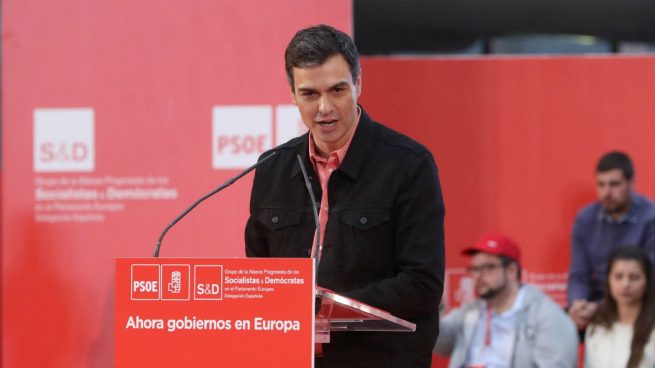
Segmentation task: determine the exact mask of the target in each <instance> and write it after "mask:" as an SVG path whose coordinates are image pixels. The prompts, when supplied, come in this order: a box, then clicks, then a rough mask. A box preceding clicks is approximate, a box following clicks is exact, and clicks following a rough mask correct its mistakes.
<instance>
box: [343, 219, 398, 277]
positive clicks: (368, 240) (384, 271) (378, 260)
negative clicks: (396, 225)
mask: <svg viewBox="0 0 655 368" xmlns="http://www.w3.org/2000/svg"><path fill="white" fill-rule="evenodd" d="M341 231H342V234H343V239H342V241H343V245H344V247H346V249H347V250H346V252H347V253H351V254H352V256H353V258H352V259H353V260H356V264H355V265H354V266H355V267H357V268H361V269H363V270H366V271H368V272H370V273H371V274H374V275H375V276H376V277H382V276H385V275H389V274H392V273H393V272H394V270H393V246H392V244H393V229H392V224H391V214H390V211H389V209H377V208H376V209H352V210H343V211H342V213H341Z"/></svg>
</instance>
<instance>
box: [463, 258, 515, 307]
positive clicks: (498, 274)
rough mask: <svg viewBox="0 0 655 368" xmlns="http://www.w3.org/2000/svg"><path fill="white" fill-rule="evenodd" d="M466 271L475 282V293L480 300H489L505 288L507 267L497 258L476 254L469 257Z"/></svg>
mask: <svg viewBox="0 0 655 368" xmlns="http://www.w3.org/2000/svg"><path fill="white" fill-rule="evenodd" d="M468 271H469V275H471V277H472V278H473V280H474V281H475V291H476V293H477V294H478V296H479V297H480V298H482V299H491V298H493V297H495V296H496V295H498V294H500V293H501V292H502V291H503V290H505V288H506V287H507V282H508V273H507V267H506V266H504V265H503V263H502V260H501V259H500V257H498V256H495V255H492V254H488V253H482V252H480V253H476V254H474V255H473V256H472V257H471V265H470V267H469V268H468Z"/></svg>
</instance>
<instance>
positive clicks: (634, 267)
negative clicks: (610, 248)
mask: <svg viewBox="0 0 655 368" xmlns="http://www.w3.org/2000/svg"><path fill="white" fill-rule="evenodd" d="M608 268H609V272H608V275H607V292H606V293H605V296H604V299H603V301H602V303H601V304H600V306H599V308H598V312H597V313H596V315H595V317H594V318H593V320H592V322H591V324H590V325H589V327H588V329H587V335H586V337H585V367H586V368H603V367H606V368H618V367H627V368H637V367H639V368H646V367H649V368H652V367H655V340H654V339H653V328H654V327H655V291H654V290H655V289H654V284H653V262H652V261H651V260H650V258H649V256H648V254H647V253H646V252H645V251H644V250H642V249H640V248H638V247H634V246H623V247H619V248H617V249H616V250H615V251H614V252H613V253H612V254H611V257H610V261H609V267H608Z"/></svg>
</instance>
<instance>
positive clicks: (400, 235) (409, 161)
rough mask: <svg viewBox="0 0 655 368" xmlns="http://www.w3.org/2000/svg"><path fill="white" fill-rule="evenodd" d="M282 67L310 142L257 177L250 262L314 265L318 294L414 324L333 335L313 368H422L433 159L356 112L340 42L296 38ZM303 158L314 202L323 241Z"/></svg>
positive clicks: (435, 247) (435, 213)
mask: <svg viewBox="0 0 655 368" xmlns="http://www.w3.org/2000/svg"><path fill="white" fill-rule="evenodd" d="M285 66H286V73H287V77H288V81H289V84H290V87H291V98H292V100H293V103H294V104H295V105H296V106H297V107H298V109H299V112H300V115H301V118H302V120H303V122H304V124H305V125H306V126H307V128H308V130H309V132H308V133H306V134H304V135H302V136H300V137H297V138H294V139H292V140H290V141H289V142H287V143H285V144H283V145H281V146H279V147H277V148H275V150H276V151H277V155H276V156H277V157H274V158H273V159H272V160H269V161H267V162H265V163H263V164H262V165H261V166H260V167H259V168H258V169H257V171H256V175H255V179H254V183H253V188H252V195H251V203H250V218H249V219H248V222H247V225H246V230H245V241H246V254H247V255H248V256H249V257H308V256H310V255H312V254H316V255H317V258H318V259H319V261H318V264H319V267H318V280H317V282H318V285H320V286H322V287H324V288H327V289H331V290H333V291H335V292H337V293H339V294H341V295H344V296H346V297H349V298H352V299H355V300H358V301H361V302H363V303H366V304H369V305H371V306H374V307H377V308H380V309H382V310H385V311H387V312H389V313H391V314H393V315H395V316H397V317H400V318H403V319H406V320H409V321H411V322H412V323H415V324H416V332H406V333H383V332H336V333H332V335H331V341H330V343H329V344H325V345H324V346H323V356H322V358H320V359H318V360H317V365H318V366H322V367H429V366H430V365H431V359H432V347H433V346H434V343H435V341H436V339H437V336H438V333H439V327H438V326H439V317H438V306H439V303H440V300H441V295H442V291H443V274H444V230H443V217H444V205H443V200H442V194H441V187H440V184H439V178H438V174H437V168H436V165H435V162H434V159H433V157H432V154H431V153H430V152H429V151H428V150H427V149H426V148H425V147H424V146H422V145H421V144H419V143H417V142H415V141H414V140H412V139H410V138H408V137H406V136H404V135H402V134H399V133H397V132H395V131H393V130H391V129H389V128H387V127H385V126H384V125H382V124H380V123H377V122H375V121H374V120H373V119H372V118H371V117H370V116H369V115H368V114H367V113H366V111H365V110H364V109H363V107H362V106H361V105H358V104H357V99H358V97H359V96H360V94H361V91H362V78H361V69H360V64H359V57H358V53H357V49H356V47H355V45H354V43H353V41H352V39H351V38H350V37H349V36H348V35H346V34H345V33H343V32H341V31H339V30H336V29H334V28H332V27H330V26H326V25H319V26H315V27H309V28H306V29H302V30H300V31H299V32H297V33H296V35H295V36H294V37H293V39H292V40H291V42H290V43H289V45H288V46H287V49H286V53H285ZM425 123H426V124H429V121H426V122H425ZM266 154H268V153H265V155H266ZM298 155H300V161H302V162H303V166H304V167H306V168H307V172H308V173H309V175H308V178H309V181H310V183H311V187H312V188H313V191H314V193H315V194H314V195H315V197H316V198H317V199H320V207H319V209H318V223H319V224H320V229H321V231H320V232H319V234H320V235H318V239H315V236H317V235H316V234H317V232H316V231H315V230H316V226H315V223H316V221H315V216H314V211H313V209H312V202H311V199H310V195H309V192H308V190H307V188H306V184H305V181H304V178H303V174H302V169H301V167H300V163H299V160H298V158H297V156H298ZM317 202H319V201H318V200H317ZM315 240H318V241H319V243H320V244H321V245H322V247H319V248H318V249H316V250H317V252H316V253H314V252H313V251H312V249H313V246H312V244H315Z"/></svg>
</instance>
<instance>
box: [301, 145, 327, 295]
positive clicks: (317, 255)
mask: <svg viewBox="0 0 655 368" xmlns="http://www.w3.org/2000/svg"><path fill="white" fill-rule="evenodd" d="M296 158H297V159H298V164H299V165H300V171H302V177H303V179H305V187H306V188H307V191H308V192H309V198H310V199H311V201H312V209H313V210H314V224H315V225H316V244H315V245H314V246H313V247H312V254H311V257H312V258H313V259H314V264H315V267H314V280H315V282H316V283H318V264H319V261H320V259H321V252H322V251H323V246H322V245H321V243H320V242H321V223H320V222H319V220H318V210H317V208H318V204H317V203H316V198H315V197H314V191H313V190H312V183H311V181H309V176H307V169H305V164H304V163H303V162H302V157H300V155H299V154H298V155H296Z"/></svg>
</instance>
